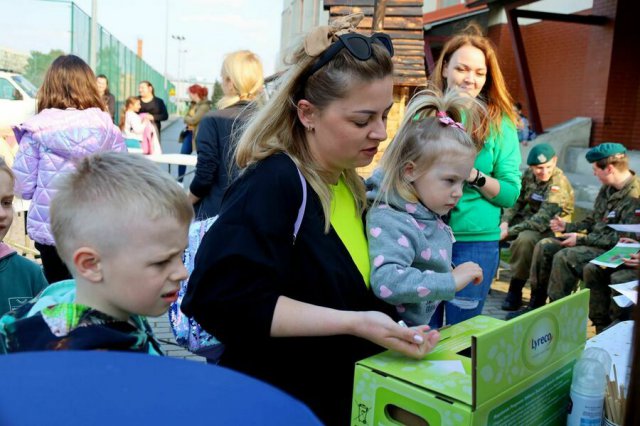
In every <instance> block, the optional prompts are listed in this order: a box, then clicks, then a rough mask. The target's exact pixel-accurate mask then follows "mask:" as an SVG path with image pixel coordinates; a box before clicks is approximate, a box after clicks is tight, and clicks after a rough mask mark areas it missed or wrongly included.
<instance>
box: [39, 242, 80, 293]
mask: <svg viewBox="0 0 640 426" xmlns="http://www.w3.org/2000/svg"><path fill="white" fill-rule="evenodd" d="M35 246H36V249H37V250H38V251H39V252H40V259H42V268H43V269H44V276H45V278H46V279H47V281H48V282H49V284H53V283H55V282H58V281H62V280H68V279H70V278H72V277H71V273H70V272H69V269H67V265H65V264H64V262H63V261H62V259H60V256H58V251H57V250H56V246H50V245H47V244H40V243H35Z"/></svg>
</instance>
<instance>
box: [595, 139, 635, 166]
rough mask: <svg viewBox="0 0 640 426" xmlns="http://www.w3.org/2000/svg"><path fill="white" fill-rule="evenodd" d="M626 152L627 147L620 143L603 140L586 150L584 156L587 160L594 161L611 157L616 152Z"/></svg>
mask: <svg viewBox="0 0 640 426" xmlns="http://www.w3.org/2000/svg"><path fill="white" fill-rule="evenodd" d="M626 152H627V148H625V147H624V145H622V144H621V143H615V142H605V143H601V144H600V145H598V146H594V147H593V148H591V149H590V150H589V151H588V152H587V155H586V157H587V161H588V162H590V163H595V162H596V161H599V160H602V159H603V158H607V157H611V156H612V155H616V154H625V153H626Z"/></svg>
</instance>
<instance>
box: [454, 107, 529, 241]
mask: <svg viewBox="0 0 640 426" xmlns="http://www.w3.org/2000/svg"><path fill="white" fill-rule="evenodd" d="M474 166H475V168H476V169H478V170H480V171H481V172H482V173H484V174H485V175H487V176H491V177H492V178H494V179H497V180H498V181H500V192H499V193H498V195H496V196H495V197H493V198H492V199H490V200H489V199H487V198H485V197H484V196H483V195H482V194H481V193H480V192H479V191H478V190H477V189H475V188H474V187H473V186H471V185H465V188H464V191H463V194H462V199H460V202H458V205H457V206H456V207H455V208H454V209H453V210H452V211H451V219H450V222H449V224H450V225H451V228H452V229H453V233H454V235H455V237H456V240H457V241H498V240H499V239H500V214H501V209H502V208H508V207H511V206H513V205H514V204H515V202H516V200H517V199H518V196H519V195H520V145H519V143H518V134H517V132H516V127H515V126H514V124H513V122H512V121H511V120H510V119H509V118H507V117H506V116H503V118H502V123H501V125H500V132H496V131H495V130H492V131H491V133H489V137H488V138H487V140H486V142H485V144H484V146H483V147H482V149H481V150H480V152H479V153H478V156H477V157H476V161H475V164H474Z"/></svg>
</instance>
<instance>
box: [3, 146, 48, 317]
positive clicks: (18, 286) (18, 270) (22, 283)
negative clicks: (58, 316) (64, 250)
mask: <svg viewBox="0 0 640 426" xmlns="http://www.w3.org/2000/svg"><path fill="white" fill-rule="evenodd" d="M14 184H15V178H14V176H13V172H12V171H11V169H10V168H9V166H8V165H7V163H5V161H4V159H3V158H2V157H0V316H2V315H4V314H5V313H7V312H9V311H10V310H12V309H15V308H17V307H18V306H20V305H22V304H24V303H26V302H28V301H29V300H31V299H32V298H33V297H35V296H36V295H37V294H38V293H40V292H41V291H42V289H44V288H45V287H46V286H47V284H48V283H47V280H46V278H45V277H44V274H43V273H42V268H41V267H40V265H37V264H36V263H34V262H32V261H30V260H29V259H27V258H26V257H22V256H20V255H19V254H17V253H16V251H15V250H14V249H12V248H11V247H9V246H8V245H7V244H6V243H4V242H2V241H4V237H6V235H7V232H9V228H11V224H12V223H13V196H14V195H13V185H14Z"/></svg>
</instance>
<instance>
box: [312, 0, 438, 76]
mask: <svg viewBox="0 0 640 426" xmlns="http://www.w3.org/2000/svg"><path fill="white" fill-rule="evenodd" d="M374 3H375V2H374V0H324V8H325V9H328V10H329V14H330V18H329V19H333V18H335V17H338V16H342V15H349V14H351V13H358V12H362V13H364V15H365V18H364V19H363V20H362V22H360V25H358V29H360V30H362V32H364V33H367V32H369V33H370V32H371V24H372V19H373V18H372V17H373V9H374ZM422 3H423V1H422V0H387V8H386V14H385V18H384V32H386V33H387V34H389V35H390V36H391V38H392V39H393V47H394V50H395V56H394V57H393V63H394V66H395V71H394V83H395V84H396V86H410V87H418V86H425V85H426V84H427V76H426V73H425V65H424V38H423V37H424V36H423V29H422V27H423V23H422Z"/></svg>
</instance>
